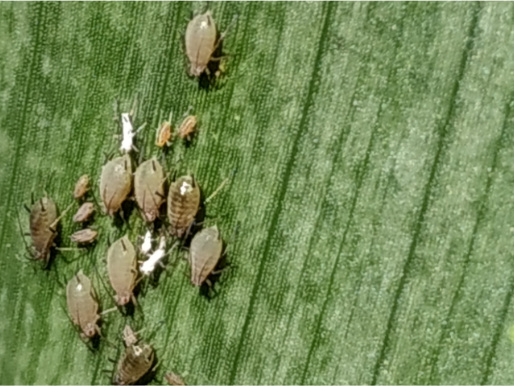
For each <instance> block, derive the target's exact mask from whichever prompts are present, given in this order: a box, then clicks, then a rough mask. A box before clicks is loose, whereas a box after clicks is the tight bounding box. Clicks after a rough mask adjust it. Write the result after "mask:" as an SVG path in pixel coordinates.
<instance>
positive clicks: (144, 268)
mask: <svg viewBox="0 0 514 386" xmlns="http://www.w3.org/2000/svg"><path fill="white" fill-rule="evenodd" d="M164 256H166V238H165V237H164V236H161V239H160V241H159V247H158V248H157V249H156V250H155V251H154V252H153V253H152V254H151V255H150V257H149V258H148V260H145V261H143V264H141V267H140V268H139V270H140V271H141V273H142V274H143V275H146V276H148V275H150V274H151V273H152V272H153V271H154V270H155V266H156V265H157V264H158V263H159V262H160V261H161V260H162V259H163V258H164ZM161 264H162V263H161Z"/></svg>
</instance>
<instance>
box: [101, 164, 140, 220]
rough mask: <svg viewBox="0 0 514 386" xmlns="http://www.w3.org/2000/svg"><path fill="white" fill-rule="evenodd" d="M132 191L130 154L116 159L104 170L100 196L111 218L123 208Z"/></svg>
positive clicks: (105, 166)
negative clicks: (122, 205)
mask: <svg viewBox="0 0 514 386" xmlns="http://www.w3.org/2000/svg"><path fill="white" fill-rule="evenodd" d="M131 189H132V162H131V160H130V157H129V156H128V154H125V155H123V156H121V157H117V158H114V159H112V160H110V161H109V162H107V163H106V164H105V165H104V167H103V168H102V175H101V178H100V196H101V197H102V201H103V204H104V208H105V212H106V213H107V214H108V215H109V216H114V214H115V213H116V212H117V211H118V210H119V209H120V208H121V204H122V203H123V201H125V199H126V198H127V196H128V195H129V193H130V191H131Z"/></svg>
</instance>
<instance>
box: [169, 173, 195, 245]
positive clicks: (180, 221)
mask: <svg viewBox="0 0 514 386" xmlns="http://www.w3.org/2000/svg"><path fill="white" fill-rule="evenodd" d="M199 206H200V188H199V187H198V184H197V183H196V181H195V179H194V177H193V176H184V177H180V178H179V179H177V180H176V181H175V182H173V183H172V184H171V185H170V189H169V192H168V219H169V220H170V225H171V229H170V232H171V234H172V235H173V236H176V237H178V238H181V237H183V236H184V235H185V234H186V232H187V231H188V230H189V228H190V227H191V225H192V224H193V221H194V219H195V216H196V213H197V212H198V208H199Z"/></svg>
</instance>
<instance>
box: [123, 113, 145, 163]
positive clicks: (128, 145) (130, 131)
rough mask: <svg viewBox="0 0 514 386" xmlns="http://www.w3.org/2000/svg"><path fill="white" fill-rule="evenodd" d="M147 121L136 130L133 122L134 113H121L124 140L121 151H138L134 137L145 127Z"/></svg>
mask: <svg viewBox="0 0 514 386" xmlns="http://www.w3.org/2000/svg"><path fill="white" fill-rule="evenodd" d="M145 126H146V123H144V124H143V125H141V126H140V127H139V128H138V129H137V130H136V131H134V125H133V124H132V115H131V114H130V113H123V114H121V130H122V135H123V137H122V140H121V146H120V151H121V152H122V153H128V152H130V151H131V150H135V151H138V150H137V148H136V147H135V146H134V137H135V136H136V134H137V133H139V132H140V131H141V130H142V129H143V128H144V127H145Z"/></svg>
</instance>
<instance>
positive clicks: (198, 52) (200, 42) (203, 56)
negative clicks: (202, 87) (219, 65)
mask: <svg viewBox="0 0 514 386" xmlns="http://www.w3.org/2000/svg"><path fill="white" fill-rule="evenodd" d="M216 33H217V30H216V24H215V23H214V19H213V18H212V14H211V12H210V11H207V12H206V13H204V14H203V15H197V16H195V17H194V18H193V19H192V20H191V21H190V22H189V24H188V25H187V29H186V54H187V57H188V59H189V63H190V64H191V67H190V68H189V75H192V76H200V75H201V74H202V73H203V72H204V71H205V70H206V68H207V65H208V64H209V62H210V61H211V57H212V54H213V53H214V51H216V48H217V47H218V44H219V43H220V42H221V40H222V37H220V39H219V40H218V42H217V43H216Z"/></svg>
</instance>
